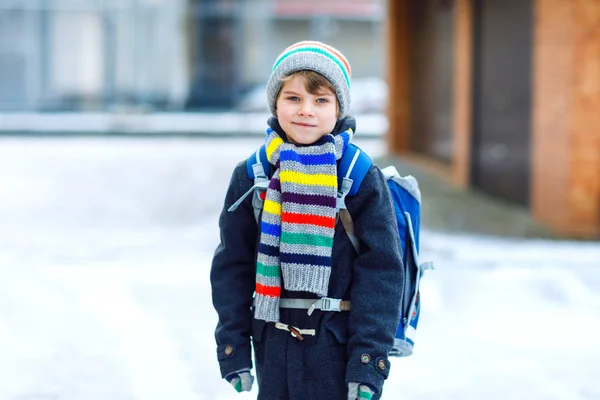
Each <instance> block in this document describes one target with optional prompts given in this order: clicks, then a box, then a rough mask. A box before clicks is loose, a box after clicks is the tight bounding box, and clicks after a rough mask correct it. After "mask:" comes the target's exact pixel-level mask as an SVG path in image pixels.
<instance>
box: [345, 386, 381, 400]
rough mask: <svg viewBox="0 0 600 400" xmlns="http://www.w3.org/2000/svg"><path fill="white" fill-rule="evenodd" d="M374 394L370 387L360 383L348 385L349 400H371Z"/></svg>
mask: <svg viewBox="0 0 600 400" xmlns="http://www.w3.org/2000/svg"><path fill="white" fill-rule="evenodd" d="M374 393H375V392H374V391H373V390H372V389H371V388H370V387H369V386H368V385H363V384H360V383H358V382H350V383H349V384H348V400H371V398H372V397H373V394H374Z"/></svg>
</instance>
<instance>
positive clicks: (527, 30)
mask: <svg viewBox="0 0 600 400" xmlns="http://www.w3.org/2000/svg"><path fill="white" fill-rule="evenodd" d="M473 4H474V7H475V9H474V17H475V21H474V22H475V23H474V69H473V73H474V82H473V83H474V84H473V146H472V152H473V153H472V163H473V164H472V169H471V171H472V177H471V178H472V183H473V185H474V186H475V187H477V188H479V189H481V190H482V191H484V192H486V193H489V194H491V195H494V196H498V197H502V198H504V199H507V200H510V201H513V202H516V203H518V204H521V205H524V206H528V205H529V185H530V182H529V181H530V157H531V156H530V131H531V128H530V125H531V57H532V31H533V19H532V11H533V10H532V7H533V4H532V0H474V2H473Z"/></svg>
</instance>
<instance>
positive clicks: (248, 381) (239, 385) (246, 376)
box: [225, 369, 254, 393]
mask: <svg viewBox="0 0 600 400" xmlns="http://www.w3.org/2000/svg"><path fill="white" fill-rule="evenodd" d="M225 379H226V380H227V382H229V383H231V385H232V386H233V388H234V389H235V390H236V391H237V392H238V393H241V392H249V391H251V390H252V384H253V383H254V377H253V376H252V374H251V373H250V370H249V369H242V370H239V371H236V372H232V373H231V374H229V375H227V376H226V377H225Z"/></svg>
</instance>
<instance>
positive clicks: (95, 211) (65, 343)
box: [0, 138, 600, 400]
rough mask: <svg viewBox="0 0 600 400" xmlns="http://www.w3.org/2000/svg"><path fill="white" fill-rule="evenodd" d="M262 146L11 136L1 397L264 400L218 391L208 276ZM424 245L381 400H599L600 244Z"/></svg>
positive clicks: (1, 251) (378, 147)
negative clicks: (404, 347)
mask: <svg viewBox="0 0 600 400" xmlns="http://www.w3.org/2000/svg"><path fill="white" fill-rule="evenodd" d="M259 140H260V139H258V138H254V139H236V140H230V139H227V140H226V139H221V140H220V139H211V140H208V139H184V138H176V139H166V138H164V139H117V138H115V139H110V140H109V139H102V138H79V139H77V138H63V139H26V140H23V139H17V138H3V139H0V399H2V400H5V399H6V400H25V399H27V400H34V399H35V400H49V399H60V400H100V399H102V400H121V399H122V400H125V399H127V400H133V399H143V400H145V399H156V400H164V399H176V400H187V399H207V400H208V399H210V400H213V399H251V398H255V397H256V389H255V390H254V392H252V393H250V394H248V393H245V394H237V393H235V391H234V390H233V389H232V388H231V387H230V386H229V385H228V384H227V383H226V382H225V381H223V380H221V379H220V376H219V371H218V365H217V362H216V355H215V344H214V339H213V329H214V325H215V322H216V316H215V313H214V311H213V309H212V306H211V300H210V286H209V280H208V277H209V268H210V260H211V255H212V252H213V250H214V248H215V246H216V244H217V240H218V232H217V217H218V212H219V211H220V208H221V204H222V198H223V195H224V192H225V189H226V186H227V183H228V180H229V175H230V172H231V170H232V168H233V167H234V165H235V164H236V162H237V161H238V160H241V159H242V158H244V157H245V156H246V155H248V154H249V153H250V152H251V151H252V150H253V149H254V148H255V146H257V145H258V144H259V143H258V141H259ZM363 147H364V148H365V149H367V150H368V151H370V152H371V153H372V154H374V155H376V154H381V153H382V152H383V151H384V148H383V145H382V144H381V143H380V142H378V141H375V140H367V141H366V142H364V143H363ZM422 246H423V249H422V252H423V255H424V258H426V259H430V260H433V261H434V262H435V263H436V265H437V270H436V271H434V272H433V273H430V274H428V275H427V276H426V278H425V279H424V282H423V289H422V299H423V314H422V321H421V325H420V327H419V337H418V340H417V346H416V349H415V355H414V356H412V357H410V358H407V359H394V360H393V361H392V373H391V375H390V378H389V379H388V381H387V383H386V385H385V389H384V396H383V398H384V399H387V400H392V399H454V398H456V399H463V400H464V399H477V400H480V399H503V400H504V399H561V400H562V399H598V398H600V380H599V379H598V375H599V370H600V244H598V243H575V242H545V241H536V240H529V241H526V240H518V241H517V240H504V239H498V238H484V237H472V236H468V235H452V236H449V235H445V234H440V233H436V232H428V231H425V232H424V233H423V234H422Z"/></svg>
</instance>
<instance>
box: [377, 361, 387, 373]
mask: <svg viewBox="0 0 600 400" xmlns="http://www.w3.org/2000/svg"><path fill="white" fill-rule="evenodd" d="M377 368H379V369H380V370H382V371H383V370H385V369H386V368H387V364H386V362H385V360H379V362H378V363H377Z"/></svg>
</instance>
